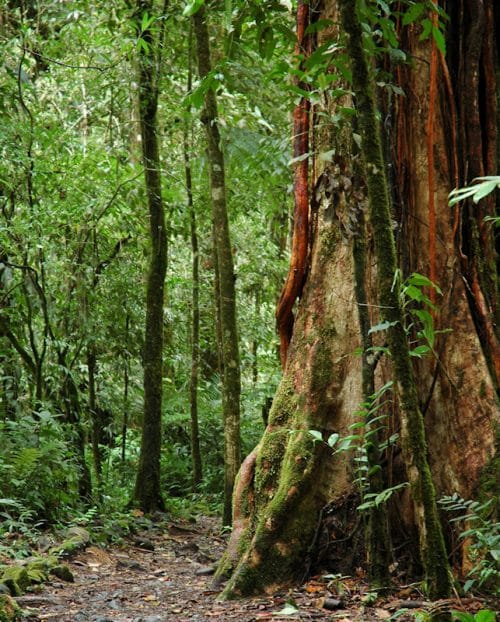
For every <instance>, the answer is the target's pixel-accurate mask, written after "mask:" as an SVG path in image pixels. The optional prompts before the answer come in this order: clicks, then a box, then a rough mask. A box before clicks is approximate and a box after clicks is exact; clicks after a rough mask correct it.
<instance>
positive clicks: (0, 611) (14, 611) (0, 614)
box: [0, 594, 21, 622]
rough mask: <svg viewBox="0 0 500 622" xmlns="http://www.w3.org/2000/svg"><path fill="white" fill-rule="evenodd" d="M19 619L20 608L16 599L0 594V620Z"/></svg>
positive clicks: (13, 621) (0, 621)
mask: <svg viewBox="0 0 500 622" xmlns="http://www.w3.org/2000/svg"><path fill="white" fill-rule="evenodd" d="M20 619H21V608H20V607H19V605H18V604H17V603H16V601H15V600H14V599H13V598H11V597H10V596H7V595H5V594H0V622H15V620H20Z"/></svg>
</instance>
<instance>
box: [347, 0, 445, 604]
mask: <svg viewBox="0 0 500 622" xmlns="http://www.w3.org/2000/svg"><path fill="white" fill-rule="evenodd" d="M339 5H340V11H341V16H342V24H343V27H344V30H345V31H346V33H347V34H348V52H349V56H350V58H351V63H352V75H353V91H354V95H355V97H356V108H357V110H358V115H359V124H360V129H361V136H362V139H363V155H364V160H365V168H366V176H367V184H368V196H369V201H370V218H371V224H372V227H373V231H374V242H375V255H376V259H377V273H378V292H379V304H380V307H381V315H382V317H383V319H384V320H386V321H387V322H389V323H390V327H389V329H388V340H389V349H390V352H391V356H392V361H393V365H394V374H395V381H396V385H397V391H398V394H399V397H400V400H401V435H402V442H403V452H404V456H405V463H406V470H407V473H408V477H409V479H410V484H411V486H412V497H413V502H414V506H415V513H416V516H417V524H418V527H419V534H420V551H421V555H422V562H423V565H424V569H425V574H426V586H427V590H428V593H429V595H430V596H431V598H447V597H448V596H449V595H450V592H451V572H450V568H449V565H448V558H447V553H446V548H445V544H444V538H443V534H442V531H441V524H440V522H439V517H438V511H437V505H436V493H435V490H434V484H433V481H432V475H431V470H430V468H429V463H428V461H427V443H426V439H425V429H424V420H423V417H422V413H421V411H420V408H419V403H418V394H417V389H416V385H415V378H414V373H413V368H412V364H411V360H410V353H409V345H408V336H407V334H406V332H405V328H404V326H405V322H404V315H403V311H402V308H401V302H400V299H399V295H398V287H397V285H396V286H394V279H395V278H396V271H397V268H398V264H397V259H396V246H395V241H394V234H393V228H392V220H391V207H390V200H389V191H388V183H387V178H386V174H385V162H384V159H383V155H382V140H381V136H380V128H379V126H378V121H377V116H376V106H375V95H374V84H373V78H372V77H371V76H370V73H369V70H368V63H367V60H366V57H365V52H364V50H363V42H362V29H361V24H360V22H359V19H358V16H357V12H356V11H353V7H352V2H350V1H347V0H340V3H339Z"/></svg>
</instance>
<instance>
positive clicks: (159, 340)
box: [133, 1, 167, 512]
mask: <svg viewBox="0 0 500 622" xmlns="http://www.w3.org/2000/svg"><path fill="white" fill-rule="evenodd" d="M144 12H147V13H148V14H149V15H152V13H153V7H152V3H151V2H149V1H140V2H138V4H137V13H136V15H137V27H138V29H139V32H140V23H141V19H142V15H143V14H144ZM140 36H141V37H142V38H143V39H144V41H145V43H146V46H147V47H146V48H145V47H141V50H140V53H139V59H138V63H139V76H138V77H139V80H138V81H139V93H138V95H139V120H140V126H141V137H142V141H141V145H142V159H143V166H144V177H145V183H146V194H147V201H148V210H149V227H150V238H151V256H150V262H149V272H148V276H147V284H146V327H145V335H144V356H143V363H144V419H143V425H142V440H141V452H140V457H139V468H138V471H137V478H136V482H135V488H134V494H133V498H134V501H135V502H137V503H138V504H139V506H140V508H141V509H142V510H144V511H146V512H150V511H153V510H157V509H163V507H164V504H163V499H162V495H161V484H160V449H161V416H162V380H163V298H164V282H165V274H166V270H167V235H166V229H165V214H164V207H163V200H162V194H161V177H160V155H159V147H158V126H157V107H158V94H159V93H158V88H159V85H158V79H159V75H158V67H159V64H158V54H160V46H161V45H162V42H161V40H160V41H158V40H156V39H155V37H154V36H153V34H152V32H151V31H150V30H149V29H148V30H146V31H145V32H142V33H141V34H140Z"/></svg>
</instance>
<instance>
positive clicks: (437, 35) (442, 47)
mask: <svg viewBox="0 0 500 622" xmlns="http://www.w3.org/2000/svg"><path fill="white" fill-rule="evenodd" d="M432 37H433V39H434V41H435V42H436V45H437V48H438V50H439V51H440V52H441V53H442V54H446V41H445V39H444V35H443V33H442V32H441V30H440V29H439V28H435V27H433V28H432Z"/></svg>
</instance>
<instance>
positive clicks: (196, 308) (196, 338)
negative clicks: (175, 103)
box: [183, 28, 203, 489]
mask: <svg viewBox="0 0 500 622" xmlns="http://www.w3.org/2000/svg"><path fill="white" fill-rule="evenodd" d="M192 52H193V50H192V28H190V29H189V40H188V80H187V92H188V93H189V92H190V91H191V88H192V62H191V58H192ZM189 132H190V127H189V126H188V124H187V123H186V125H185V127H184V135H183V150H184V176H185V179H186V192H187V208H188V212H189V225H190V234H191V254H192V279H193V286H192V298H191V302H192V317H191V376H190V379H189V403H190V410H191V461H192V465H193V488H195V489H196V488H197V486H198V485H199V484H200V483H201V481H202V477H203V470H202V460H201V450H200V433H199V425H198V379H199V373H200V252H199V244H198V231H197V227H196V210H195V206H194V201H193V179H192V174H191V159H190V154H189V149H190V144H189V143H190V141H189Z"/></svg>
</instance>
